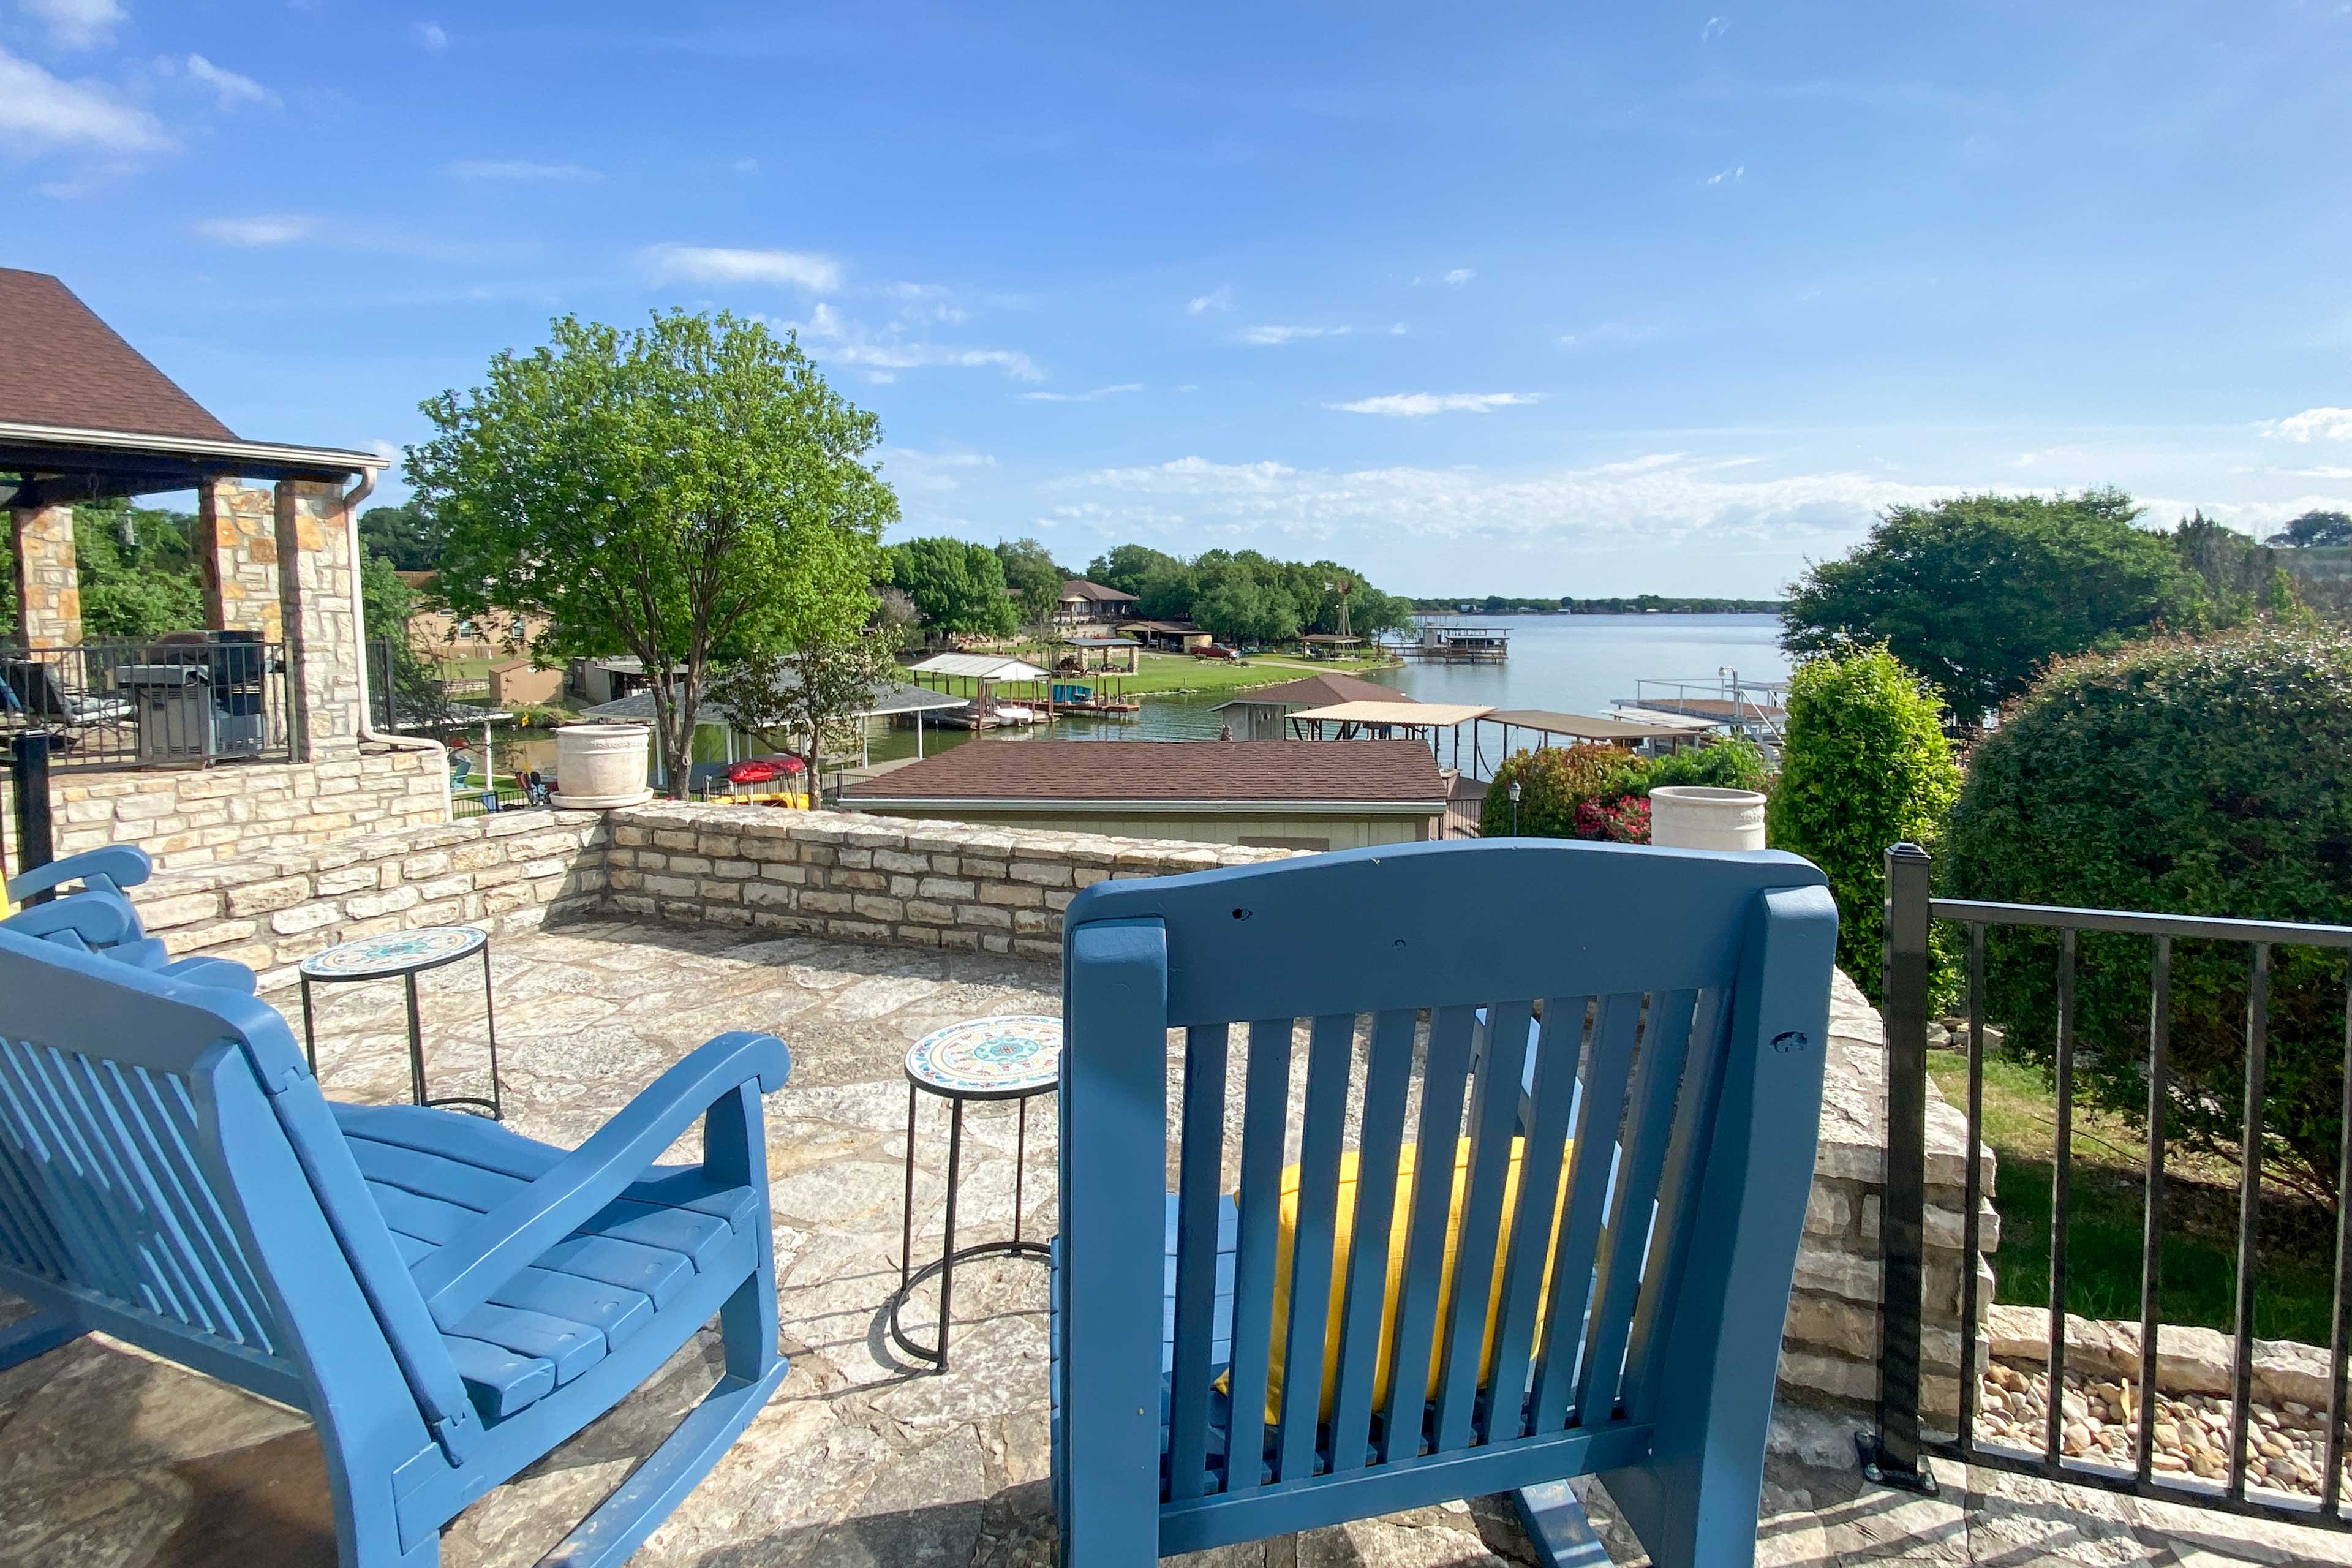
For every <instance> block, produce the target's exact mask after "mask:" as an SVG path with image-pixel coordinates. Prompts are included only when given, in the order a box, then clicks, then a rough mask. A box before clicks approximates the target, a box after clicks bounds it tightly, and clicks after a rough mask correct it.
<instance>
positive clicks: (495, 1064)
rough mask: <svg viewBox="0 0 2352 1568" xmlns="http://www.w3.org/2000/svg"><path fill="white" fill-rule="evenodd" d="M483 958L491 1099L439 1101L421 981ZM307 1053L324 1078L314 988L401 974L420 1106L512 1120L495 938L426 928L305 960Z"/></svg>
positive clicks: (344, 945) (462, 929)
mask: <svg viewBox="0 0 2352 1568" xmlns="http://www.w3.org/2000/svg"><path fill="white" fill-rule="evenodd" d="M476 953H480V954H481V955H482V1017H483V1023H484V1025H485V1026H486V1027H487V1028H488V1031H489V1037H490V1097H489V1098H488V1100H484V1099H482V1098H481V1097H480V1096H478V1095H467V1094H451V1095H442V1096H440V1097H438V1098H436V1097H434V1096H432V1095H428V1094H427V1093H426V1092H425V1032H424V1026H423V1024H422V1022H421V1021H420V1020H419V1018H418V1016H417V1010H416V977H417V976H418V975H419V974H422V973H425V971H426V970H428V969H440V968H444V967H446V965H449V964H452V963H457V961H458V960H460V959H463V958H470V957H472V956H473V955H474V954H476ZM299 973H300V975H301V979H302V1049H303V1052H304V1053H305V1054H306V1055H307V1056H308V1057H309V1058H310V1076H311V1077H313V1078H316V1077H318V1075H319V1045H318V1041H317V1038H316V1037H315V1033H314V1029H313V1026H312V1022H311V1015H310V987H311V986H312V985H314V984H318V985H331V984H345V983H348V982H351V981H358V980H389V979H391V978H393V977H394V976H395V975H397V976H398V977H399V978H400V980H401V982H402V984H403V985H404V986H405V987H406V990H407V994H408V1085H409V1089H410V1093H411V1096H412V1098H413V1099H414V1100H415V1102H416V1103H417V1104H419V1105H432V1106H440V1107H445V1108H446V1107H453V1106H456V1107H464V1108H465V1109H467V1110H482V1111H487V1112H488V1113H489V1116H490V1119H491V1120H492V1121H504V1120H505V1119H506V1112H505V1110H504V1108H503V1107H502V1106H501V1105H500V1103H499V1018H498V1012H497V1009H496V1007H495V1006H494V1005H493V1004H492V1002H491V1000H490V939H489V936H488V933H487V932H484V931H476V930H475V929H474V928H473V927H471V926H420V927H418V928H417V929H416V930H415V931H393V932H391V933H389V934H387V935H384V936H370V937H362V938H360V939H359V940H358V941H356V942H341V943H339V944H337V945H336V946H334V947H331V948H329V949H327V951H326V952H320V953H313V954H312V955H311V956H310V957H309V958H306V959H304V960H303V961H302V963H301V965H300V968H299Z"/></svg>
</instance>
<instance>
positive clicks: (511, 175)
mask: <svg viewBox="0 0 2352 1568" xmlns="http://www.w3.org/2000/svg"><path fill="white" fill-rule="evenodd" d="M443 172H444V173H446V174H448V175H449V177H450V178H452V179H456V180H507V181H519V182H533V181H536V182H543V183H546V184H572V185H589V184H595V183H596V182H597V181H598V180H601V179H603V178H604V175H603V174H600V173H598V172H597V171H596V170H594V169H590V168H585V167H583V166H582V165H581V164H578V163H533V162H531V161H530V159H528V158H461V159H459V160H458V161H457V163H451V164H449V165H447V167H446V169H445V170H444V171H443Z"/></svg>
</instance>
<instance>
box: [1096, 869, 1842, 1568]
mask: <svg viewBox="0 0 2352 1568" xmlns="http://www.w3.org/2000/svg"><path fill="white" fill-rule="evenodd" d="M1066 920H1067V925H1066V935H1065V939H1064V951H1065V959H1066V969H1065V978H1064V984H1065V987H1066V995H1065V1006H1066V1010H1065V1017H1066V1020H1067V1023H1066V1042H1067V1043H1066V1049H1065V1052H1064V1058H1063V1079H1062V1132H1061V1194H1062V1231H1061V1235H1060V1237H1058V1238H1057V1239H1056V1241H1055V1247H1054V1261H1053V1279H1052V1284H1051V1297H1050V1300H1051V1324H1050V1331H1051V1337H1052V1363H1053V1367H1052V1380H1053V1415H1052V1430H1053V1443H1054V1467H1053V1473H1054V1487H1055V1505H1056V1508H1057V1510H1058V1511H1059V1513H1060V1518H1061V1526H1062V1541H1063V1561H1064V1563H1066V1564H1068V1565H1069V1568H1131V1565H1136V1564H1142V1563H1150V1562H1152V1561H1153V1560H1155V1559H1156V1558H1157V1557H1158V1556H1160V1554H1162V1553H1175V1552H1193V1551H1200V1550H1203V1549H1206V1548H1210V1547H1214V1546H1218V1545H1223V1544H1227V1543H1231V1542H1242V1541H1249V1540H1255V1539H1258V1538H1261V1537H1265V1536H1269V1535H1274V1534H1278V1533H1284V1532H1288V1531H1299V1530H1307V1529H1311V1528H1315V1527H1318V1526H1322V1525H1327V1524H1331V1523H1336V1522H1339V1521H1344V1520H1349V1519H1358V1518H1364V1517H1369V1516H1373V1515H1378V1514H1383V1513H1390V1512H1393V1511H1396V1510H1402V1509H1409V1508H1416V1507H1422V1506H1426V1505H1428V1504H1432V1503H1436V1502H1442V1501H1445V1500H1451V1499H1456V1498H1465V1497H1473V1496H1479V1495H1484V1494H1486V1493H1492V1492H1511V1493H1513V1494H1514V1495H1515V1497H1516V1499H1517V1503H1518V1507H1519V1511H1520V1513H1521V1516H1522V1518H1523V1519H1524V1520H1525V1521H1526V1522H1527V1523H1528V1531H1529V1535H1530V1538H1531V1539H1532V1540H1533V1541H1534V1542H1536V1544H1537V1546H1538V1551H1539V1552H1542V1553H1543V1554H1544V1556H1545V1559H1546V1561H1548V1562H1551V1563H1570V1562H1573V1563H1585V1562H1591V1563H1605V1562H1606V1561H1607V1558H1606V1556H1605V1554H1600V1553H1599V1552H1598V1547H1597V1543H1596V1542H1594V1541H1593V1540H1592V1538H1591V1531H1590V1527H1589V1526H1587V1525H1586V1524H1585V1522H1584V1520H1583V1517H1582V1515H1581V1513H1580V1511H1579V1510H1578V1509H1577V1507H1576V1504H1575V1501H1574V1499H1573V1497H1572V1495H1571V1494H1570V1490H1569V1489H1568V1486H1567V1484H1566V1483H1567V1481H1568V1479H1570V1478H1571V1477H1574V1476H1578V1475H1582V1474H1588V1473H1591V1474H1598V1475H1600V1476H1601V1477H1602V1478H1603V1479H1605V1480H1606V1481H1607V1483H1608V1486H1609V1489H1610V1491H1611V1494H1612V1496H1613V1497H1614V1499H1615V1500H1616V1501H1617V1502H1618V1504H1619V1505H1620V1506H1621V1507H1622V1510H1623V1511H1624V1514H1625V1517H1626V1521H1627V1522H1628V1523H1629V1524H1631V1525H1632V1526H1633V1529H1634V1531H1635V1532H1636V1533H1637V1534H1639V1535H1640V1537H1641V1539H1642V1542H1643V1545H1644V1546H1646V1547H1647V1549H1648V1550H1649V1552H1650V1554H1651V1557H1652V1559H1653V1560H1654V1562H1656V1563H1658V1564H1660V1568H1699V1565H1704V1568H1740V1565H1746V1564H1750V1563H1753V1561H1754V1553H1755V1544H1756V1515H1757V1502H1758V1493H1759V1486H1760V1483H1761V1479H1762V1474H1763V1463H1764V1446H1765V1436H1766V1429H1767V1426H1768V1425H1769V1417H1770V1411H1771V1404H1772V1389H1773V1377H1774V1371H1775V1367H1776V1364H1777V1362H1778V1358H1779V1352H1780V1320H1781V1316H1782V1308H1783V1304H1784V1303H1785V1302H1786V1300H1787V1299H1788V1293H1789V1288H1790V1279H1791V1277H1792V1275H1793V1272H1794V1268H1795V1258H1796V1249H1797V1239H1798V1233H1799V1230H1800V1228H1801V1226H1802V1223H1803V1218H1804V1210H1805V1200H1806V1195H1807V1192H1808V1189H1809V1187H1810V1185H1811V1178H1812V1165H1813V1143H1814V1137H1815V1128H1816V1124H1817V1121H1818V1119H1819V1112H1820V1104H1821V1089H1822V1050H1823V1047H1824V1041H1825V1036H1826V1031H1827V1026H1828V1009H1829V987H1830V974H1831V964H1832V958H1833V954H1834V951H1835V941H1836V931H1837V914H1836V910H1835V907H1834V905H1833V904H1832V901H1831V899H1830V895H1829V892H1828V890H1827V888H1826V886H1825V884H1824V879H1823V878H1822V874H1821V872H1820V871H1818V870H1817V869H1815V868H1813V867H1812V866H1811V865H1810V864H1808V863H1807V862H1805V861H1803V860H1801V859H1798V858H1795V857H1793V856H1789V855H1782V854H1777V853H1771V852H1765V851H1758V852H1754V853H1746V854H1703V853H1696V852H1689V851H1679V850H1667V849H1651V848H1645V847H1630V846H1622V845H1605V844H1581V843H1552V842H1544V843H1537V842H1530V841H1527V840H1501V841H1488V842H1483V843H1454V844H1425V845H1412V846H1403V847H1391V848H1380V849H1364V850H1355V851H1350V852H1348V853H1344V854H1338V855H1324V856H1316V857H1312V858H1300V859H1295V860H1288V861H1282V862H1277V863H1274V864H1270V865H1265V866H1255V867H1247V868H1238V869H1232V870H1220V871H1210V872H1204V873H1202V874H1199V875H1196V876H1187V877H1174V878H1168V879H1157V880H1150V881H1114V882H1102V883H1097V885H1095V886H1093V887H1091V888H1088V889H1085V890H1084V891H1082V892H1081V893H1079V894H1078V896H1077V898H1076V900H1075V901H1074V902H1073V903H1072V904H1071V905H1070V908H1069V911H1068V914H1067V917H1066ZM1533 1020H1539V1022H1537V1023H1536V1024H1535V1027H1534V1030H1533V1034H1532V1040H1533V1046H1532V1049H1530V1048H1528V1047H1527V1046H1526V1045H1525V1044H1523V1043H1522V1042H1527V1041H1528V1040H1529V1039H1530V1024H1531V1021H1533ZM1301 1026H1303V1031H1304V1045H1303V1047H1299V1046H1297V1045H1295V1044H1294V1029H1295V1028H1297V1027H1301ZM1171 1030H1178V1031H1181V1036H1182V1045H1181V1058H1182V1068H1183V1070H1182V1085H1181V1092H1180V1093H1176V1094H1175V1095H1174V1096H1173V1097H1172V1102H1171V1089H1170V1077H1171V1074H1170V1071H1169V1066H1168V1062H1169V1056H1170V1046H1169V1038H1170V1035H1169V1032H1170V1031H1171ZM1490 1037H1491V1039H1492V1040H1493V1041H1494V1042H1496V1045H1495V1048H1492V1049H1489V1048H1488V1047H1487V1042H1488V1039H1489V1038H1490ZM1504 1042H1510V1043H1511V1045H1510V1046H1506V1045H1504V1044H1503V1043H1504ZM1299 1056H1303V1058H1304V1061H1303V1063H1301V1062H1297V1061H1296V1060H1295V1059H1294V1058H1297V1057H1299ZM1301 1067H1303V1069H1304V1102H1303V1113H1301V1114H1294V1113H1293V1111H1292V1109H1291V1105H1290V1102H1289V1090H1290V1086H1291V1082H1292V1079H1293V1075H1294V1072H1296V1071H1297V1069H1298V1068H1301ZM1351 1096H1352V1097H1354V1098H1355V1100H1357V1101H1358V1103H1359V1104H1360V1111H1352V1112H1351V1108H1350V1100H1351ZM1409 1110H1411V1117H1410V1119H1409V1116H1408V1111H1409ZM1409 1121H1410V1124H1409ZM1351 1127H1352V1128H1354V1129H1355V1130H1354V1131H1351ZM1350 1143H1352V1144H1353V1145H1354V1146H1353V1147H1352V1148H1350V1147H1349V1144H1350ZM1286 1145H1287V1146H1288V1147H1291V1148H1295V1149H1296V1151H1297V1163H1296V1164H1293V1165H1289V1166H1288V1168H1286V1159H1287V1155H1286ZM1171 1151H1172V1152H1173V1155H1174V1159H1173V1162H1172V1168H1174V1169H1176V1170H1177V1171H1178V1173H1179V1174H1178V1181H1177V1189H1178V1190H1177V1191H1176V1192H1175V1193H1174V1194H1168V1193H1166V1192H1165V1191H1164V1187H1165V1184H1166V1179H1167V1175H1166V1173H1167V1172H1168V1170H1169V1169H1171V1157H1170V1156H1171ZM1228 1170H1231V1171H1234V1172H1237V1173H1238V1177H1239V1185H1238V1192H1237V1193H1233V1194H1232V1195H1228V1194H1229V1193H1231V1191H1232V1178H1231V1177H1230V1176H1228V1175H1227V1174H1226V1173H1227V1171H1228ZM1415 1170H1418V1171H1419V1172H1420V1173H1423V1174H1424V1175H1426V1176H1433V1177H1435V1179H1423V1180H1415V1179H1412V1175H1411V1173H1412V1172H1413V1171H1415ZM1447 1173H1451V1175H1452V1177H1453V1179H1452V1180H1451V1181H1450V1182H1449V1181H1447V1180H1445V1179H1444V1176H1445V1175H1446V1174H1447ZM1519 1194H1543V1195H1547V1196H1549V1197H1550V1198H1551V1200H1552V1201H1550V1202H1548V1203H1547V1202H1539V1201H1534V1199H1533V1198H1532V1197H1529V1198H1522V1197H1521V1196H1520V1195H1519ZM1163 1214H1164V1215H1165V1225H1164V1227H1163V1226H1160V1225H1157V1224H1144V1225H1139V1224H1137V1223H1136V1221H1137V1218H1138V1216H1139V1215H1163Z"/></svg>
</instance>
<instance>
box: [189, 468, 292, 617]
mask: <svg viewBox="0 0 2352 1568" xmlns="http://www.w3.org/2000/svg"><path fill="white" fill-rule="evenodd" d="M276 510H277V508H276V503H275V502H274V501H273V500H272V499H271V497H270V493H269V492H268V490H267V489H263V488H261V487H260V486H258V485H247V484H242V483H240V482H238V481H237V480H236V479H212V480H208V481H206V482H205V483H204V484H202V485H199V486H198V487H197V488H196V537H195V540H194V546H195V552H196V566H197V571H198V574H199V575H200V576H201V577H202V579H203V581H204V589H205V625H206V626H210V627H212V628H213V629H214V630H215V631H240V632H259V633H260V634H261V639H262V640H263V641H264V642H283V641H285V640H286V638H285V630H284V628H285V621H284V618H283V616H281V615H280V613H279V610H278V538H277V532H276Z"/></svg>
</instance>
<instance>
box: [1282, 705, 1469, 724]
mask: <svg viewBox="0 0 2352 1568" xmlns="http://www.w3.org/2000/svg"><path fill="white" fill-rule="evenodd" d="M1493 711H1494V708H1493V707H1492V706H1491V705H1489V704H1486V703H1482V702H1334V703H1333V704H1331V705H1330V706H1329V707H1328V708H1306V709H1301V710H1299V711H1297V712H1296V713H1293V714H1292V715H1291V717H1292V718H1293V719H1328V720H1330V721H1332V722H1333V723H1335V724H1402V725H1411V726H1412V728H1414V729H1417V730H1450V729H1452V728H1453V727H1454V725H1456V724H1467V723H1468V722H1470V721H1471V720H1473V719H1483V718H1485V717H1486V715H1487V714H1489V713H1492V712H1493Z"/></svg>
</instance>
